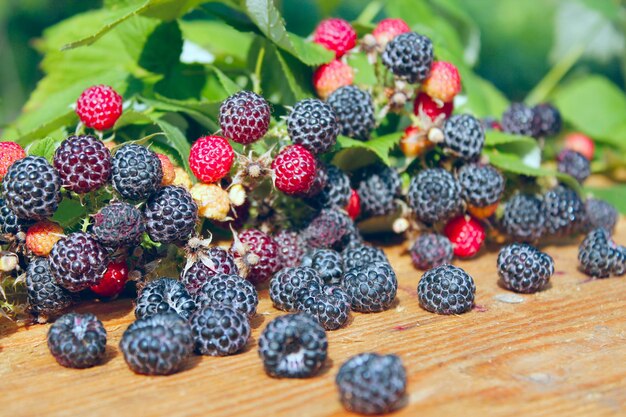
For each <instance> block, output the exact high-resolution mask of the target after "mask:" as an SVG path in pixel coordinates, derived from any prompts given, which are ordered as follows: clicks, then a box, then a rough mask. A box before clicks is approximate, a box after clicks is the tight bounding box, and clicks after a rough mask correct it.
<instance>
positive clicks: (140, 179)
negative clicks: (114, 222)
mask: <svg viewBox="0 0 626 417" xmlns="http://www.w3.org/2000/svg"><path fill="white" fill-rule="evenodd" d="M111 179H112V181H113V187H114V188H115V190H116V191H117V192H118V193H120V195H121V196H122V197H124V198H127V199H129V200H141V199H144V198H146V197H148V196H149V195H150V194H152V193H153V192H154V191H156V189H157V188H158V187H159V186H160V185H161V180H162V179H163V170H162V168H161V161H160V160H159V157H158V156H156V154H155V153H154V152H152V151H151V150H149V149H148V148H146V147H143V146H139V145H135V144H129V145H124V146H122V147H121V148H120V149H118V150H117V152H115V155H113V169H112V172H111Z"/></svg>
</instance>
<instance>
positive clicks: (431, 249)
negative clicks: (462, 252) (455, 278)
mask: <svg viewBox="0 0 626 417" xmlns="http://www.w3.org/2000/svg"><path fill="white" fill-rule="evenodd" d="M409 254H410V255H411V260H412V261H413V265H415V267H416V268H417V269H422V270H428V269H431V268H434V267H436V266H439V265H443V264H449V263H450V262H452V258H453V256H454V253H453V248H452V243H450V240H449V239H448V238H447V237H445V236H444V235H440V234H437V233H422V234H420V235H419V236H418V237H417V239H415V241H414V242H413V244H412V245H411V247H410V249H409Z"/></svg>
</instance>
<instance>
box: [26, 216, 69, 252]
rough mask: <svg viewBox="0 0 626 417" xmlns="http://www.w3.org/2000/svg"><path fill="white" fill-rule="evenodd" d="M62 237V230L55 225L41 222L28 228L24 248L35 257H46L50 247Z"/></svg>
mask: <svg viewBox="0 0 626 417" xmlns="http://www.w3.org/2000/svg"><path fill="white" fill-rule="evenodd" d="M62 237H63V228H62V227H61V226H59V225H58V224H57V223H54V222H51V221H49V220H42V221H40V222H37V223H35V224H34V225H32V226H31V227H29V228H28V231H27V232H26V248H28V250H30V251H31V252H32V253H33V254H35V255H37V256H48V255H49V254H50V252H51V251H52V247H53V246H54V244H55V243H57V242H58V241H59V240H60V239H61V238H62Z"/></svg>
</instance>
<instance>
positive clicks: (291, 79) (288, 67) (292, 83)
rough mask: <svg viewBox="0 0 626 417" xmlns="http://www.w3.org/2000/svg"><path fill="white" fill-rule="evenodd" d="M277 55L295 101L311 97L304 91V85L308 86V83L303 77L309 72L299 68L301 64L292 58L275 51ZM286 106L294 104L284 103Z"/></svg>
mask: <svg viewBox="0 0 626 417" xmlns="http://www.w3.org/2000/svg"><path fill="white" fill-rule="evenodd" d="M275 53H276V58H278V62H279V63H280V67H281V69H282V72H283V74H282V75H283V76H284V77H285V78H286V79H287V84H288V85H289V88H290V89H291V92H292V93H293V96H294V99H295V100H294V101H299V100H302V99H304V98H307V97H310V96H311V94H310V93H306V92H305V91H304V90H303V89H302V86H303V85H307V84H308V82H307V81H304V80H303V79H302V75H303V74H304V73H306V72H307V71H306V70H305V69H303V68H299V65H298V64H299V62H294V60H293V59H290V57H285V56H283V54H282V53H281V52H280V51H279V50H278V49H275ZM300 65H302V64H300ZM296 74H298V75H299V76H297V75H296ZM284 104H292V103H284Z"/></svg>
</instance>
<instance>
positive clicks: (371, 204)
mask: <svg viewBox="0 0 626 417" xmlns="http://www.w3.org/2000/svg"><path fill="white" fill-rule="evenodd" d="M401 185H402V183H401V181H400V176H399V175H398V171H396V170H395V169H393V168H390V167H387V166H382V167H376V168H371V169H368V170H366V171H364V172H363V173H361V178H360V179H359V185H358V187H357V193H358V194H359V198H360V201H361V215H362V216H364V217H371V216H383V215H385V214H390V213H393V212H394V211H395V210H396V198H397V197H398V196H399V195H400V192H401V191H402V189H401Z"/></svg>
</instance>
